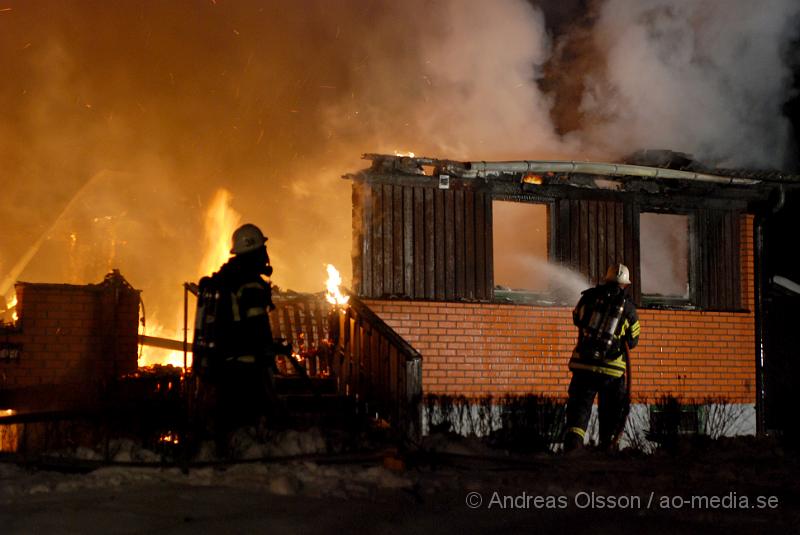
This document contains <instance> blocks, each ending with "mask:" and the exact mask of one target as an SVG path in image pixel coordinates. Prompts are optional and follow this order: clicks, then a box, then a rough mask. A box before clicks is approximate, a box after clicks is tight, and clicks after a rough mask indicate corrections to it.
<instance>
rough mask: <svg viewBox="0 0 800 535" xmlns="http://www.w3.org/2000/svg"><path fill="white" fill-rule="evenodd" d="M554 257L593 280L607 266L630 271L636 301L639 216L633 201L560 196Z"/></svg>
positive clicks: (637, 290) (637, 292)
mask: <svg viewBox="0 0 800 535" xmlns="http://www.w3.org/2000/svg"><path fill="white" fill-rule="evenodd" d="M554 213H555V217H556V218H557V223H556V228H555V234H556V236H555V250H554V254H555V258H556V259H558V261H559V262H561V263H563V264H565V265H566V266H568V267H570V268H571V269H574V270H576V271H579V272H580V273H582V274H583V275H585V276H586V278H587V279H589V281H590V282H592V283H594V282H596V281H599V280H601V279H602V278H603V276H604V275H605V272H606V269H607V268H608V266H609V265H611V264H614V263H617V262H622V263H624V264H625V265H627V266H628V267H629V268H630V270H631V277H632V278H633V280H634V285H633V288H632V290H633V295H634V296H635V298H636V300H637V301H638V298H639V285H638V282H637V281H638V278H639V277H638V269H639V268H638V266H639V262H638V257H639V216H638V209H637V207H636V205H634V204H624V203H622V202H619V201H595V200H583V199H559V200H557V201H556V203H555V206H554Z"/></svg>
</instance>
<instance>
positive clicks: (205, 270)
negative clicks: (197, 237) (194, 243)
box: [199, 188, 242, 277]
mask: <svg viewBox="0 0 800 535" xmlns="http://www.w3.org/2000/svg"><path fill="white" fill-rule="evenodd" d="M232 198H233V196H232V195H231V192H229V191H228V190H226V189H224V188H220V189H218V190H217V193H216V194H215V195H214V199H213V200H212V201H211V205H210V206H209V207H208V210H207V211H206V217H205V254H204V255H203V260H202V261H201V262H200V269H199V274H200V276H201V277H202V276H204V275H208V274H209V273H212V272H214V271H216V270H218V269H219V267H220V266H221V265H222V264H224V263H225V262H227V260H228V258H230V256H231V253H230V248H231V241H230V240H231V236H232V235H233V231H234V230H236V227H238V226H239V223H240V222H241V219H242V216H241V214H239V212H237V211H236V210H234V209H233V208H232V207H231V199H232Z"/></svg>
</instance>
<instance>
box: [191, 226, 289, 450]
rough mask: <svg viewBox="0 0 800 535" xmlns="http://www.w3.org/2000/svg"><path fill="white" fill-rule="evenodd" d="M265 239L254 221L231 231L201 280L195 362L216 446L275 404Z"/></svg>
mask: <svg viewBox="0 0 800 535" xmlns="http://www.w3.org/2000/svg"><path fill="white" fill-rule="evenodd" d="M266 242H267V238H266V237H265V236H264V234H263V233H262V232H261V230H260V229H259V228H258V227H257V226H255V225H253V224H249V223H248V224H245V225H242V226H241V227H239V228H238V229H236V231H235V232H234V233H233V238H232V248H231V251H230V252H231V254H232V255H233V256H232V257H231V258H230V259H229V260H228V261H227V262H226V263H225V264H223V265H222V267H220V269H219V271H218V272H216V273H214V274H213V275H211V276H210V277H204V278H203V279H202V280H201V281H200V299H199V301H198V315H197V320H198V321H197V327H196V329H195V360H196V361H197V362H196V364H195V366H196V368H197V369H196V371H197V374H198V376H199V377H200V378H201V380H202V382H203V384H204V386H205V387H206V388H207V390H208V392H209V395H210V397H211V399H210V400H209V401H208V404H209V405H210V407H209V411H210V413H209V416H210V418H211V422H210V425H211V427H212V428H213V433H214V434H215V438H216V439H217V445H218V448H219V449H224V448H225V447H226V444H225V443H226V442H227V438H228V434H229V433H230V432H231V431H233V430H235V429H236V428H237V427H239V426H241V425H246V424H253V423H256V422H257V421H258V419H259V418H260V417H261V416H265V415H267V414H268V413H269V412H270V411H271V410H274V408H275V407H274V405H275V400H276V396H275V393H274V373H275V353H274V348H275V345H274V341H273V338H272V329H271V327H270V323H269V311H270V310H272V309H274V308H275V305H273V303H272V288H271V284H270V282H269V280H268V279H267V277H269V276H270V275H272V266H271V265H270V261H269V255H268V254H267V247H266ZM198 357H199V358H198Z"/></svg>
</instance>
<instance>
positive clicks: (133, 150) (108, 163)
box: [0, 0, 797, 316]
mask: <svg viewBox="0 0 800 535" xmlns="http://www.w3.org/2000/svg"><path fill="white" fill-rule="evenodd" d="M586 4H587V3H586V2H581V1H577V0H575V1H573V2H571V3H569V5H570V6H576V8H583V7H584V5H586ZM731 4H735V6H734V7H730V6H731ZM751 4H752V5H751ZM554 5H555V4H553V5H551V3H550V2H546V3H542V7H541V8H540V7H539V4H537V3H531V2H526V1H523V0H499V1H494V2H484V1H479V0H411V1H405V2H390V1H388V0H374V1H368V0H363V1H355V0H354V1H352V2H347V3H341V2H330V1H328V0H303V1H300V2H280V1H256V0H242V1H236V2H233V1H224V0H216V1H203V0H192V1H189V0H172V1H169V2H163V1H154V0H149V1H147V0H145V1H132V0H123V1H115V2H106V1H100V0H97V1H92V0H78V1H30V0H27V1H22V0H5V1H4V2H3V3H2V4H0V7H2V8H10V9H6V10H5V11H0V75H2V76H1V77H0V79H1V80H2V81H1V82H0V140H2V143H0V161H2V167H0V186H1V189H0V191H1V192H2V193H0V221H2V225H1V226H0V278H2V277H5V275H6V273H8V272H9V271H10V270H11V268H12V267H13V266H14V265H15V264H16V263H17V262H18V260H19V259H20V258H21V257H23V256H24V255H25V253H26V251H28V250H29V249H30V247H31V245H33V244H36V243H37V242H38V241H39V240H40V238H42V237H44V239H43V240H42V242H41V250H40V251H39V253H38V254H37V255H35V256H34V258H33V260H32V262H31V263H30V265H29V266H28V267H27V269H26V270H25V271H23V273H22V274H21V275H20V277H19V278H20V279H23V280H31V281H37V280H39V281H70V282H81V283H83V282H94V281H97V280H99V279H100V278H101V277H102V275H103V274H104V273H105V271H106V270H107V269H108V267H119V268H121V270H122V272H123V274H125V275H126V276H127V277H128V278H129V279H130V280H131V282H132V283H133V284H134V285H135V286H137V287H139V288H142V289H143V290H144V291H145V294H144V296H145V300H146V301H147V302H148V304H149V308H150V309H151V310H156V309H160V310H161V312H160V314H161V315H162V316H164V315H171V314H175V313H177V312H176V311H177V309H178V308H179V306H177V305H176V303H179V302H180V291H181V290H180V285H181V283H182V282H183V281H184V280H194V279H196V277H197V273H196V270H197V266H198V264H199V262H200V259H201V257H202V255H203V249H204V245H203V212H204V210H205V208H206V207H207V206H208V204H209V203H210V202H211V199H212V198H213V196H214V193H215V192H216V190H217V189H218V188H220V187H225V188H227V189H228V190H230V191H231V193H232V195H233V201H232V202H233V207H234V208H235V209H236V210H237V211H238V212H240V213H241V214H242V216H243V218H244V220H247V221H252V222H254V223H256V224H259V225H260V226H262V227H263V228H264V230H265V232H266V233H267V234H268V236H269V237H270V241H269V246H270V254H271V256H272V258H273V263H274V264H275V277H274V280H275V282H277V283H278V284H279V285H280V286H283V287H290V288H294V289H298V290H318V289H321V282H322V279H323V278H324V277H325V272H324V267H323V262H332V263H334V264H335V265H337V266H338V267H340V269H341V270H342V271H343V272H344V274H345V279H346V280H347V279H348V278H349V277H348V273H349V270H350V260H349V258H350V245H351V239H350V233H351V220H350V184H349V182H347V181H344V180H341V179H340V176H341V175H342V174H343V173H345V172H349V171H352V170H355V169H358V168H360V167H362V166H363V163H362V162H361V161H360V160H359V157H360V154H361V153H362V152H391V151H393V150H398V151H414V152H415V153H417V154H426V155H432V156H441V157H448V158H465V159H505V158H519V159H521V158H570V159H582V158H612V157H615V156H618V155H620V154H624V153H627V152H630V151H632V150H633V149H636V148H639V147H640V146H641V145H642V144H644V145H646V146H648V147H650V148H653V147H656V148H674V149H677V150H686V151H689V152H694V153H696V154H698V155H699V156H702V157H705V158H708V159H716V160H720V161H722V162H725V163H734V164H743V165H744V164H747V165H751V164H753V165H767V166H780V165H781V164H782V163H783V162H782V158H783V147H784V146H785V143H786V138H787V136H788V133H787V130H786V124H785V121H784V120H783V119H781V117H780V105H781V104H782V102H783V101H784V100H785V99H786V91H787V89H788V87H787V80H788V79H787V76H788V74H787V73H788V71H787V68H786V67H785V65H784V63H783V59H784V58H783V57H782V54H783V53H784V52H785V51H784V48H783V47H784V46H785V42H786V40H787V39H789V38H790V37H791V36H790V33H791V31H792V30H793V28H795V27H796V25H795V26H794V27H793V26H791V24H790V23H789V21H790V20H792V17H793V16H795V15H796V13H797V7H796V5H795V3H794V2H790V1H789V0H774V1H773V2H771V3H769V6H767V7H763V8H762V7H758V6H761V5H762V4H761V3H759V4H758V6H756V3H750V2H745V1H744V0H736V1H733V2H723V1H710V2H703V3H688V2H687V3H684V2H678V1H674V2H664V1H655V0H647V1H644V2H634V1H633V0H612V1H608V2H604V3H602V4H594V5H593V6H594V7H593V8H592V9H591V10H588V9H587V10H581V11H580V12H575V13H573V10H569V9H563V8H560V9H556V8H555V7H554ZM564 5H567V4H564ZM744 149H747V150H744ZM65 209H66V210H65Z"/></svg>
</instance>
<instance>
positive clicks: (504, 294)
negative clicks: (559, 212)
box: [490, 194, 566, 306]
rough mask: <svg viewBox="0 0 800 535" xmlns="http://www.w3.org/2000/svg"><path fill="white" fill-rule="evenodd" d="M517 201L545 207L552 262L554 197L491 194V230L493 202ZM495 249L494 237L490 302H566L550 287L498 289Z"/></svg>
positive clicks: (553, 252) (550, 304) (551, 260)
mask: <svg viewBox="0 0 800 535" xmlns="http://www.w3.org/2000/svg"><path fill="white" fill-rule="evenodd" d="M495 201H501V202H518V203H522V204H538V205H544V206H545V209H546V213H545V217H546V218H547V221H546V223H545V226H546V227H547V258H546V260H547V262H548V263H552V262H553V260H554V259H555V258H556V250H555V249H556V241H555V235H556V228H555V225H556V222H555V218H554V217H553V212H554V208H555V202H556V199H554V198H551V197H543V196H539V195H531V194H493V195H492V196H491V203H492V226H491V228H492V232H494V202H495ZM495 261H496V258H495V250H494V238H492V287H491V299H490V300H491V302H493V303H505V304H516V305H536V306H563V305H564V304H566V303H563V302H560V301H559V300H558V299H557V298H556V297H555V296H554V294H553V291H552V289H549V288H548V289H547V290H546V291H536V290H498V288H497V282H496V280H495V270H494V266H495Z"/></svg>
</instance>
